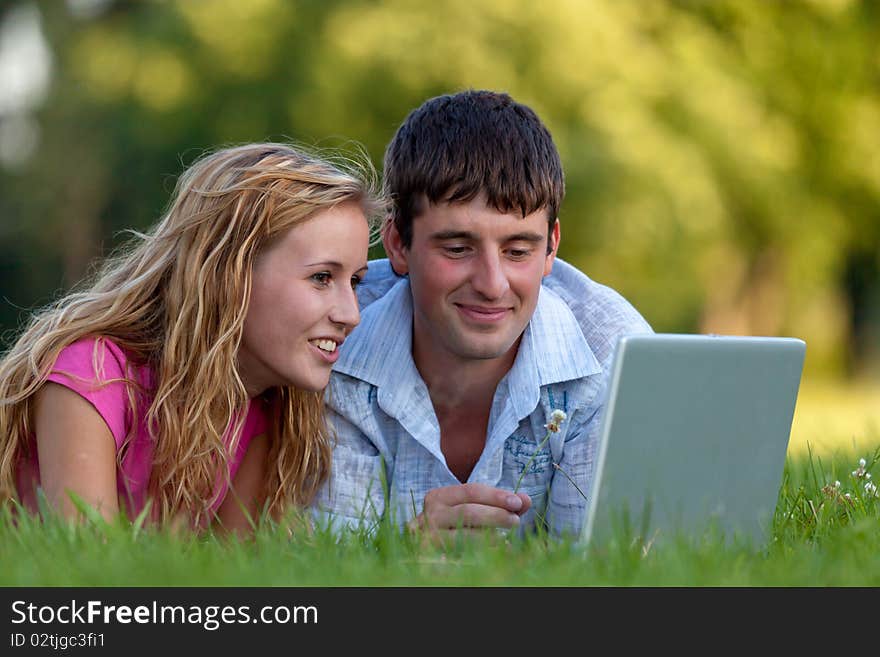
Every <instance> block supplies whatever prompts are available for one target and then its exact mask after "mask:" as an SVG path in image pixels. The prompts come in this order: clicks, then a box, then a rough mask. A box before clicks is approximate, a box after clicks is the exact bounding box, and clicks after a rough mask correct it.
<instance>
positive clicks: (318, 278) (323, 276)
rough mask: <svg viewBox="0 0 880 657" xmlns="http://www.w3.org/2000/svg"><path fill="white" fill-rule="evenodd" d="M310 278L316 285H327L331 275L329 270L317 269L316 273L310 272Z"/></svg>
mask: <svg viewBox="0 0 880 657" xmlns="http://www.w3.org/2000/svg"><path fill="white" fill-rule="evenodd" d="M311 278H312V280H313V281H315V282H316V283H317V284H318V285H329V284H330V279H331V278H332V277H331V276H330V272H329V271H319V272H318V273H317V274H312V276H311Z"/></svg>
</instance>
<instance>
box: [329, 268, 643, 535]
mask: <svg viewBox="0 0 880 657" xmlns="http://www.w3.org/2000/svg"><path fill="white" fill-rule="evenodd" d="M358 299H359V301H360V304H361V308H362V315H361V324H360V326H358V328H357V329H355V330H354V332H352V334H351V335H350V336H349V337H348V338H347V339H346V341H345V343H344V344H343V346H342V348H341V353H340V357H339V360H338V361H337V362H336V364H335V365H334V368H333V373H332V374H331V378H330V385H329V387H328V389H327V405H328V417H329V422H330V424H331V426H332V427H333V429H334V431H335V433H336V435H337V438H338V441H337V444H336V447H335V449H334V454H333V467H332V472H331V475H330V478H329V479H328V481H327V482H326V483H325V485H324V486H323V487H322V489H321V490H320V492H319V494H318V496H317V498H316V500H315V503H314V508H315V513H316V516H317V517H318V518H319V519H329V521H330V522H331V523H333V524H334V525H335V526H336V527H340V526H349V527H357V526H360V525H362V524H364V523H366V524H367V526H371V525H372V524H373V523H375V522H377V521H378V520H379V519H380V518H382V517H383V516H385V515H386V514H387V515H389V517H390V518H391V519H392V520H393V521H394V522H395V523H396V524H398V525H402V524H404V523H406V522H407V521H408V520H409V519H411V518H412V517H413V516H414V515H416V514H418V513H420V512H421V510H422V504H423V502H424V498H425V494H426V493H427V492H428V491H430V490H432V489H434V488H438V487H441V486H450V485H454V484H459V483H461V482H459V481H458V479H457V478H456V477H455V475H453V474H452V472H451V471H450V470H449V468H448V467H447V464H446V459H445V458H444V456H443V452H442V451H441V449H440V425H439V423H438V421H437V416H436V415H435V413H434V407H433V405H432V404H431V397H430V395H429V393H428V389H427V386H426V385H425V382H424V381H423V380H422V378H421V376H420V375H419V373H418V370H417V369H416V366H415V363H414V361H413V358H412V295H411V292H410V287H409V279H407V278H401V277H398V276H396V275H395V274H394V272H393V271H392V270H391V267H390V265H389V263H388V261H387V260H377V261H371V262H370V263H369V271H368V274H367V276H366V278H365V280H364V282H363V283H362V284H361V285H360V286H359V287H358ZM645 332H651V327H650V326H649V325H648V323H647V322H646V321H645V320H644V318H642V316H641V315H640V314H639V313H638V312H637V311H636V310H635V309H634V308H633V307H632V305H630V303H629V302H628V301H626V300H625V299H624V298H623V297H622V296H621V295H619V294H618V293H617V292H615V291H614V290H612V289H611V288H608V287H606V286H604V285H600V284H598V283H595V282H594V281H592V280H590V279H589V278H588V277H587V276H585V275H584V274H582V273H581V272H579V271H578V270H577V269H575V268H574V267H572V266H571V265H568V264H567V263H565V262H563V261H561V260H559V259H557V260H556V262H555V264H554V267H553V273H552V274H551V275H550V276H548V277H546V278H545V279H544V281H543V284H542V286H541V291H540V293H539V296H538V303H537V307H536V309H535V313H534V315H533V316H532V319H531V320H530V321H529V323H528V325H527V326H526V329H525V332H524V333H523V339H522V340H521V341H520V346H519V350H518V352H517V355H516V359H515V360H514V363H513V366H512V367H511V369H510V370H509V371H508V372H507V374H506V375H505V376H504V377H503V378H502V379H501V381H500V382H499V384H498V387H497V388H496V390H495V396H494V399H493V401H492V408H491V411H490V415H489V425H488V430H487V434H486V443H485V447H484V449H483V452H482V454H481V455H480V458H479V460H478V461H477V464H476V466H475V467H474V469H473V471H472V472H471V474H470V477H469V478H468V481H469V482H479V483H483V484H487V485H489V486H494V487H498V488H504V489H507V490H513V489H514V487H515V486H516V483H517V481H518V480H519V479H520V475H521V473H522V472H523V470H524V468H525V467H526V466H527V465H528V470H527V471H526V473H525V475H524V476H523V478H522V482H521V484H520V488H519V490H520V491H521V492H525V493H528V494H529V496H531V498H532V508H531V509H530V510H529V512H528V513H527V514H526V515H525V516H523V518H522V522H521V528H522V529H523V530H525V529H526V528H532V527H534V526H535V525H536V524H537V523H541V522H543V523H545V524H546V527H547V528H548V529H549V530H550V531H551V532H552V533H554V534H557V535H559V534H563V533H567V532H578V531H580V528H581V526H582V524H583V522H584V518H585V515H586V509H587V504H588V500H587V499H586V498H585V496H588V495H589V493H590V482H591V479H592V474H593V459H594V456H595V454H596V447H597V441H598V437H599V436H598V431H599V424H600V422H599V419H600V417H601V411H602V407H603V405H604V402H605V388H606V385H607V382H608V376H609V373H610V369H611V359H612V356H613V351H614V347H615V345H616V342H617V338H618V337H619V336H622V335H626V334H630V333H645ZM555 409H559V410H562V411H564V412H565V413H566V419H565V420H564V421H563V422H562V424H561V426H560V430H559V431H558V432H556V433H551V434H550V439H549V440H548V441H547V442H546V443H545V444H544V445H543V447H541V448H540V449H539V445H540V444H541V443H542V441H543V440H544V438H545V436H547V429H546V427H545V425H546V424H547V423H548V422H549V421H550V414H551V413H552V411H553V410H555Z"/></svg>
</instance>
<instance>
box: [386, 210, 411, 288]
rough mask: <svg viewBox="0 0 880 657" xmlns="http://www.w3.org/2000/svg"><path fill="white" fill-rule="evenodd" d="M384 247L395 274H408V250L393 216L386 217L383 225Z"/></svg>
mask: <svg viewBox="0 0 880 657" xmlns="http://www.w3.org/2000/svg"><path fill="white" fill-rule="evenodd" d="M382 246H384V247H385V253H386V254H387V255H388V261H389V262H390V263H391V268H392V269H393V270H394V273H395V274H397V275H398V276H404V275H405V274H408V273H409V265H408V264H407V260H406V252H407V248H406V247H405V246H404V245H403V238H401V236H400V232H399V231H398V230H397V226H396V225H395V224H394V220H393V219H392V218H391V215H388V216H387V217H385V223H384V224H382Z"/></svg>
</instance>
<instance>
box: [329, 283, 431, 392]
mask: <svg viewBox="0 0 880 657" xmlns="http://www.w3.org/2000/svg"><path fill="white" fill-rule="evenodd" d="M333 369H334V370H335V371H337V372H339V373H341V374H347V375H348V376H352V377H354V378H356V379H360V380H362V381H366V382H367V383H371V384H372V385H374V386H377V387H382V386H383V385H385V384H386V383H388V382H389V380H391V379H395V380H400V379H401V378H402V377H403V378H405V377H406V376H408V375H410V374H415V376H418V370H416V366H415V363H414V362H413V359H412V295H411V294H410V289H409V279H408V278H401V279H400V280H399V281H398V282H397V283H396V284H395V285H394V286H393V287H392V288H391V289H390V290H388V292H387V293H386V294H385V295H384V296H382V297H381V298H380V299H378V300H377V301H375V302H373V303H371V304H370V305H369V306H367V307H366V308H365V309H364V311H363V312H362V313H361V323H360V325H359V326H358V327H357V328H356V329H355V330H354V331H353V332H352V333H351V335H349V336H348V337H347V338H346V339H345V342H344V343H343V344H342V347H341V348H340V354H339V360H337V361H336V363H335V365H334V366H333Z"/></svg>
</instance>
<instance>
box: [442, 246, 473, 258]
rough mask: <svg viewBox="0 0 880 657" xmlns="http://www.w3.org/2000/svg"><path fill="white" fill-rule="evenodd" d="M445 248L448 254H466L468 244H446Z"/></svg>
mask: <svg viewBox="0 0 880 657" xmlns="http://www.w3.org/2000/svg"><path fill="white" fill-rule="evenodd" d="M443 250H444V251H445V252H446V253H447V254H448V255H454V256H455V255H464V254H465V253H466V252H467V247H466V246H444V247H443Z"/></svg>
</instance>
